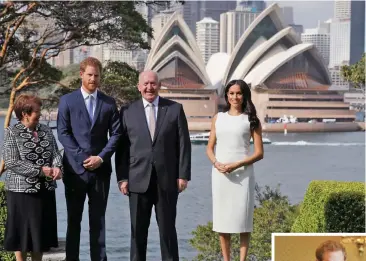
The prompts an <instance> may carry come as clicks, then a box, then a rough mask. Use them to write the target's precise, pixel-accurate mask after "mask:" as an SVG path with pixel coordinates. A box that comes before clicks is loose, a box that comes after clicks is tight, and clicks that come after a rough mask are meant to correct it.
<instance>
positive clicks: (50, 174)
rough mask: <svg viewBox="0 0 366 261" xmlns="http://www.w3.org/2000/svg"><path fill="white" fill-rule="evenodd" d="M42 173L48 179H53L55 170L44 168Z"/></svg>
mask: <svg viewBox="0 0 366 261" xmlns="http://www.w3.org/2000/svg"><path fill="white" fill-rule="evenodd" d="M42 172H43V173H44V175H45V176H46V177H49V178H53V169H52V168H50V167H47V166H45V167H42Z"/></svg>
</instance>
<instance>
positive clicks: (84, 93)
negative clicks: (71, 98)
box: [81, 87, 98, 115]
mask: <svg viewBox="0 0 366 261" xmlns="http://www.w3.org/2000/svg"><path fill="white" fill-rule="evenodd" d="M97 92H98V91H97V90H95V92H93V93H91V94H89V93H87V92H86V91H85V90H84V89H83V87H81V94H82V95H83V98H84V102H85V106H86V110H88V108H89V102H90V97H89V95H91V96H93V97H94V104H93V115H95V114H94V113H95V107H96V106H97Z"/></svg>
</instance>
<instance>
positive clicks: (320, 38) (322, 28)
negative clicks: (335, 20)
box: [301, 21, 330, 66]
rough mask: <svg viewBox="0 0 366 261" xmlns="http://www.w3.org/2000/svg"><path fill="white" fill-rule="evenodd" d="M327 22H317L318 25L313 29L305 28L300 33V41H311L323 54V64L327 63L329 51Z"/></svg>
mask: <svg viewBox="0 0 366 261" xmlns="http://www.w3.org/2000/svg"><path fill="white" fill-rule="evenodd" d="M328 24H329V23H327V22H323V23H322V22H320V21H319V22H318V27H317V28H313V29H305V32H304V33H302V34H301V41H302V42H304V43H313V44H314V45H315V47H316V48H317V49H318V51H319V52H320V54H321V55H322V56H323V59H324V64H325V65H326V66H328V64H329V52H330V29H329V26H328Z"/></svg>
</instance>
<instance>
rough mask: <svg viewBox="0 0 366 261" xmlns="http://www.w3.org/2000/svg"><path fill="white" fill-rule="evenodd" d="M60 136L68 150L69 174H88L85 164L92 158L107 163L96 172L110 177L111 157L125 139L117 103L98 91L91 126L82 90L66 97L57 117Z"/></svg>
mask: <svg viewBox="0 0 366 261" xmlns="http://www.w3.org/2000/svg"><path fill="white" fill-rule="evenodd" d="M108 134H109V139H108ZM57 135H58V139H59V141H60V142H61V144H62V146H63V147H64V157H63V161H64V170H65V174H67V173H68V172H71V173H75V174H83V173H85V172H86V171H87V170H86V169H85V168H84V167H83V161H84V160H86V159H87V158H88V157H89V156H100V157H101V158H102V159H103V163H102V165H101V166H100V167H99V168H98V169H96V170H94V171H92V172H94V173H99V172H100V173H106V174H108V173H109V174H110V173H111V172H112V166H111V157H112V155H113V153H114V152H115V150H116V146H117V143H118V140H119V138H120V136H121V127H120V121H119V113H118V109H117V106H116V102H115V100H114V99H113V98H112V97H110V96H107V95H105V94H103V93H102V92H101V91H99V90H98V92H97V103H96V108H95V112H94V119H93V122H91V121H90V118H89V115H88V111H87V109H86V106H85V102H84V98H83V95H82V93H81V90H80V89H78V90H76V91H74V92H72V93H69V94H66V95H64V96H62V97H61V99H60V103H59V107H58V114H57Z"/></svg>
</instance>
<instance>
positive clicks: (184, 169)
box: [178, 105, 192, 180]
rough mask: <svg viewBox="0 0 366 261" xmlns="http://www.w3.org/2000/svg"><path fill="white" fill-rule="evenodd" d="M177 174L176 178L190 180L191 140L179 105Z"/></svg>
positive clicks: (181, 107)
mask: <svg viewBox="0 0 366 261" xmlns="http://www.w3.org/2000/svg"><path fill="white" fill-rule="evenodd" d="M178 139H179V140H178V143H179V145H178V146H179V148H178V149H179V174H178V178H180V179H185V180H191V154H192V148H191V140H190V137H189V130H188V123H187V118H186V115H185V113H184V110H183V106H182V105H180V108H179V116H178Z"/></svg>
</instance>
